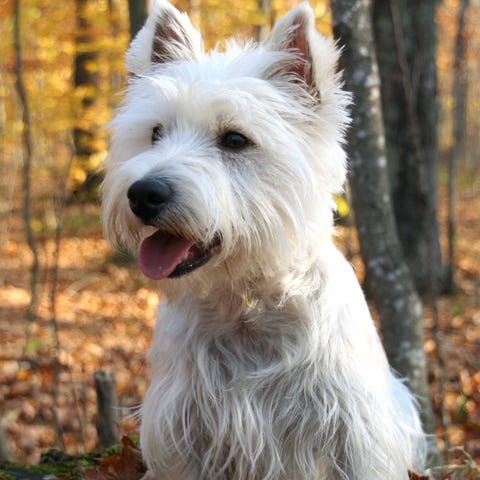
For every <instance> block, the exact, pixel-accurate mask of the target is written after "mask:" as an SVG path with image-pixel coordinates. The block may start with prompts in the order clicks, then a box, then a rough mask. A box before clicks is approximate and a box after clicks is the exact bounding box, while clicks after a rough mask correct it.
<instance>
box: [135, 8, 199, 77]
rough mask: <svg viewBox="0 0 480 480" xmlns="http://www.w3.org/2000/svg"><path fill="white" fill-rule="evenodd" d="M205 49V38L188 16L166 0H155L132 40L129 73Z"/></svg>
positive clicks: (192, 57) (191, 57)
mask: <svg viewBox="0 0 480 480" xmlns="http://www.w3.org/2000/svg"><path fill="white" fill-rule="evenodd" d="M202 51H203V42H202V38H201V36H200V33H199V32H198V30H196V29H195V28H194V27H193V25H192V23H191V22H190V19H189V18H188V16H187V15H186V14H185V13H180V12H179V11H178V10H177V9H176V8H175V7H174V6H173V5H171V4H170V3H169V2H167V1H166V0H156V1H155V3H154V5H153V7H152V10H151V12H150V15H149V16H148V18H147V21H146V22H145V25H144V26H143V28H142V29H141V30H140V31H139V32H138V34H137V36H136V37H135V38H134V39H133V41H132V43H131V44H130V48H129V49H128V52H127V55H126V67H127V70H128V72H129V73H130V75H143V74H145V73H147V72H149V71H150V70H151V69H152V67H153V66H154V65H156V64H160V63H167V62H174V61H179V60H187V61H189V60H194V59H195V58H197V57H198V56H199V55H200V54H201V53H202Z"/></svg>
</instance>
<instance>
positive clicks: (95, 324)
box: [0, 187, 480, 479]
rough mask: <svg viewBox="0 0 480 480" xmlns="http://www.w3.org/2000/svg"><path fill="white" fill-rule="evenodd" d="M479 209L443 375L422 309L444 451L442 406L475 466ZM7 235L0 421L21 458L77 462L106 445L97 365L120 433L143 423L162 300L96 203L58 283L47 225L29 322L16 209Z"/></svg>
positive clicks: (463, 252)
mask: <svg viewBox="0 0 480 480" xmlns="http://www.w3.org/2000/svg"><path fill="white" fill-rule="evenodd" d="M477 190H478V187H477ZM443 203H444V202H443ZM479 211H480V196H479V195H478V192H477V191H475V189H470V190H464V191H463V192H462V194H461V198H460V199H459V202H458V213H457V215H458V226H457V229H458V231H457V235H458V271H457V284H458V291H457V292H456V293H455V294H454V295H453V296H451V297H444V298H440V299H439V301H438V307H439V313H440V332H439V338H440V348H441V353H442V354H443V357H444V358H445V360H446V365H445V369H444V371H443V372H442V369H441V368H440V366H439V365H440V364H439V362H438V351H437V350H438V349H437V345H436V343H435V341H434V337H433V328H434V321H433V314H432V308H431V304H430V303H428V304H427V305H426V308H425V313H424V323H425V335H426V343H425V350H426V352H427V354H428V358H429V375H430V378H429V380H430V386H431V392H432V397H433V399H434V406H435V411H436V413H437V417H438V424H439V428H438V434H439V445H440V447H441V448H442V449H444V448H445V441H444V439H443V435H442V427H441V425H442V422H441V407H442V406H443V408H444V410H445V415H444V420H445V421H446V423H447V425H446V428H447V434H448V435H447V438H448V443H449V444H450V446H463V447H464V449H465V451H466V452H468V454H469V455H471V457H472V458H473V461H476V462H479V461H480V356H479V344H480V278H479V274H480V222H479V219H478V212H479ZM442 214H443V210H442ZM47 223H48V222H47ZM444 223H445V222H444V220H442V224H444ZM4 228H8V231H7V234H6V235H5V238H6V242H5V243H4V244H2V245H0V247H1V257H2V262H1V265H0V344H1V348H0V421H1V423H2V425H3V427H4V429H5V431H6V433H7V437H8V442H9V446H10V448H11V450H12V452H13V453H14V455H15V457H16V459H17V460H18V461H19V462H21V463H24V464H34V463H38V462H39V460H40V455H41V453H42V452H45V451H47V450H49V449H52V448H57V449H60V450H64V451H66V452H67V453H68V454H72V455H73V454H80V453H84V452H91V451H94V450H95V449H97V448H98V440H97V432H96V428H95V423H96V415H97V407H96V398H95V391H94V388H93V373H94V372H95V371H96V370H110V371H112V372H113V373H114V375H115V378H116V384H117V391H118V395H119V401H120V404H121V407H122V414H123V415H122V421H121V424H120V425H119V434H120V435H123V434H129V435H133V434H135V433H136V427H137V425H136V423H135V420H134V419H133V418H132V417H131V416H129V415H130V414H131V413H132V412H133V411H134V410H135V408H136V407H137V406H138V405H139V403H140V402H141V399H142V397H143V395H144V393H145V389H146V386H147V381H148V376H149V372H148V366H147V365H146V361H145V358H146V352H147V350H148V347H149V344H150V341H151V334H152V328H153V317H154V312H155V308H156V304H157V301H158V296H157V293H156V290H155V285H154V284H153V283H152V282H150V281H148V280H146V279H145V278H144V277H143V276H142V275H141V273H140V272H139V270H138V268H137V266H136V264H135V262H134V261H132V260H131V259H129V258H126V257H121V256H116V255H114V254H113V253H112V252H111V251H110V249H109V248H108V246H107V245H106V244H105V242H104V240H103V239H102V235H101V230H100V228H99V219H98V208H97V207H95V206H82V207H79V206H69V207H68V209H67V210H66V212H65V221H64V225H63V227H62V238H61V244H60V255H59V262H58V266H59V269H58V278H57V281H55V278H56V273H55V269H54V264H55V249H56V245H55V241H54V235H53V233H52V231H51V229H50V230H49V228H46V227H41V226H40V227H39V230H38V238H39V245H38V249H39V252H40V281H39V286H38V299H39V301H38V304H37V305H36V308H35V316H34V317H33V318H32V319H30V320H29V318H28V314H27V312H28V305H29V299H30V281H29V274H28V271H29V265H30V263H31V258H32V257H31V254H30V253H29V250H28V247H27V245H26V242H25V240H24V237H25V235H24V232H23V228H22V223H21V215H20V214H19V212H17V214H16V215H12V216H11V219H10V221H9V224H8V225H7V226H6V227H4ZM341 233H342V234H341V236H340V239H339V242H340V246H341V247H342V248H343V249H344V250H345V251H350V253H353V257H352V261H353V263H354V264H355V265H357V270H358V272H359V275H361V271H362V268H361V263H360V260H359V257H358V254H357V247H356V242H355V240H354V236H353V235H352V234H351V233H350V232H349V231H348V229H344V230H343V231H342V232H341ZM53 285H55V289H53ZM441 382H443V386H444V392H445V393H444V395H442V393H441V392H442V389H441V388H440V386H441ZM126 448H127V447H126ZM128 448H130V449H132V448H133V447H128ZM128 448H127V450H128ZM107 457H108V456H107ZM116 458H117V459H118V457H116ZM113 461H114V460H112V462H113ZM118 461H119V462H121V461H123V460H122V459H119V460H118ZM104 462H106V466H105V468H110V467H111V463H109V461H104ZM472 472H473V467H472ZM132 475H133V474H132ZM476 475H477V474H475V476H474V474H473V473H472V476H471V477H470V476H469V477H467V476H464V477H458V478H465V479H468V478H472V479H473V478H476ZM90 478H91V479H96V478H99V479H102V478H110V477H102V476H98V477H95V476H93V477H90ZM112 478H117V477H115V476H113V477H112ZM125 478H127V477H125ZM128 478H137V477H135V476H132V477H128ZM138 478H139V477H138ZM451 478H454V477H451Z"/></svg>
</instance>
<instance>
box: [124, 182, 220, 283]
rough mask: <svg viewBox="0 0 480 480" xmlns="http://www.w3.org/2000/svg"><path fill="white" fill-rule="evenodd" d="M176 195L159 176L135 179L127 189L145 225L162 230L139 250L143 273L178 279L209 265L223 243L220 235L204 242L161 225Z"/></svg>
mask: <svg viewBox="0 0 480 480" xmlns="http://www.w3.org/2000/svg"><path fill="white" fill-rule="evenodd" d="M171 197H172V189H171V188H170V186H169V185H168V183H167V182H166V181H165V180H163V179H161V178H155V177H153V178H152V177H146V178H143V179H141V180H137V181H136V182H134V183H133V184H132V185H131V186H130V187H129V189H128V191H127V198H128V202H129V205H130V209H131V210H132V212H133V213H134V214H135V216H136V217H138V218H139V219H140V220H141V221H142V222H143V223H144V224H145V225H151V226H154V227H158V228H159V229H158V230H157V231H156V232H155V233H154V234H153V235H150V236H149V237H147V238H145V239H144V240H143V241H142V243H141V245H140V251H139V261H140V267H141V269H142V271H143V273H144V274H145V275H146V276H147V277H149V278H151V279H153V280H161V279H163V278H167V277H168V278H177V277H181V276H183V275H186V274H188V273H190V272H193V271H194V270H196V269H197V268H200V267H201V266H203V265H205V263H207V262H208V261H209V260H210V259H211V258H212V256H213V254H214V252H215V251H216V249H217V247H219V245H220V243H221V242H220V236H219V235H218V234H216V235H215V237H214V238H213V240H211V241H210V242H208V243H204V242H203V241H202V240H196V239H191V238H183V237H182V236H179V234H178V233H175V234H173V233H171V232H169V231H166V230H164V229H162V228H161V226H160V225H161V218H162V215H163V214H164V210H165V207H166V205H167V203H168V201H169V200H171Z"/></svg>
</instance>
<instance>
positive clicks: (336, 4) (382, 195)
mask: <svg viewBox="0 0 480 480" xmlns="http://www.w3.org/2000/svg"><path fill="white" fill-rule="evenodd" d="M332 10H333V20H334V25H333V29H334V34H335V37H336V38H337V39H338V40H339V42H340V44H341V45H342V46H343V47H344V51H343V54H342V56H341V60H340V67H341V69H342V70H343V71H344V76H345V88H346V89H347V90H349V91H351V92H352V93H353V97H354V99H355V101H354V105H353V107H352V119H353V122H352V127H351V129H350V133H349V138H348V147H347V149H348V156H349V161H350V170H349V171H350V177H349V184H350V190H351V194H352V203H353V207H354V210H355V221H356V226H357V230H358V235H359V240H360V248H361V253H362V257H363V259H364V262H365V266H366V270H367V272H368V276H369V279H370V282H371V286H372V294H373V299H374V302H375V306H376V308H377V310H378V313H379V317H380V322H381V323H380V328H381V333H382V336H383V340H384V344H385V348H386V351H387V355H388V357H389V361H390V363H391V365H392V366H393V368H394V369H395V370H396V371H398V372H399V373H400V375H402V376H404V377H406V378H408V379H409V385H410V387H411V388H412V389H413V390H414V391H415V393H416V394H417V395H418V397H419V399H420V402H421V410H422V419H423V422H424V425H425V428H426V430H427V431H429V432H433V431H434V417H433V412H432V408H431V404H430V399H429V398H430V395H429V390H428V384H427V377H426V360H425V355H424V351H423V344H424V338H423V328H422V321H421V313H422V308H421V303H420V300H419V298H418V296H417V293H416V291H415V288H414V285H413V282H412V280H411V277H410V274H409V269H408V266H407V264H406V262H405V259H404V257H403V253H402V248H401V245H400V241H399V237H398V234H397V228H396V224H395V214H394V209H393V204H392V202H391V197H390V184H389V177H388V171H387V158H386V150H385V134H384V128H383V119H382V108H381V103H380V79H379V75H378V69H377V63H376V57H375V49H374V45H373V28H372V23H371V13H372V5H371V2H370V1H369V0H332Z"/></svg>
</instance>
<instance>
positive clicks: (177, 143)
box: [103, 0, 425, 480]
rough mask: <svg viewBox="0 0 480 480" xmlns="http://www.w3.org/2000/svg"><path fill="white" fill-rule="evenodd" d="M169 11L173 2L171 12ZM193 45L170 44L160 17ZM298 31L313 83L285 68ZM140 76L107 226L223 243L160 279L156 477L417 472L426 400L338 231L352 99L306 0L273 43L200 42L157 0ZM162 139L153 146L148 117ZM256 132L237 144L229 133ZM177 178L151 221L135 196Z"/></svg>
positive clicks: (128, 243)
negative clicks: (380, 327) (155, 178)
mask: <svg viewBox="0 0 480 480" xmlns="http://www.w3.org/2000/svg"><path fill="white" fill-rule="evenodd" d="M165 12H166V13H165ZM162 21H164V22H167V23H169V24H168V25H166V28H165V29H166V30H167V31H170V32H171V31H174V29H175V32H176V33H175V35H177V37H178V32H181V33H182V35H186V36H188V38H186V39H185V42H183V41H180V42H179V41H178V39H177V40H176V41H175V42H173V44H172V46H171V50H168V48H169V44H168V38H166V39H160V41H161V42H163V43H161V44H160V45H161V47H160V48H161V49H166V51H163V53H162V55H163V57H162V58H159V59H158V61H156V60H155V58H153V59H152V42H153V39H154V36H155V29H156V25H157V24H158V22H162ZM300 29H304V31H303V34H304V36H305V38H306V39H307V40H308V53H309V55H310V61H311V62H312V64H313V71H314V84H315V92H313V91H312V90H311V88H309V87H311V86H309V85H305V84H304V83H303V82H302V81H299V79H298V78H295V76H294V75H293V74H292V72H291V68H290V67H291V65H292V62H297V61H298V56H299V52H294V51H292V50H291V48H289V46H291V45H292V39H295V38H296V37H295V36H296V35H298V34H299V31H300ZM127 59H128V67H129V69H130V72H131V73H132V74H133V75H132V77H131V80H130V85H129V87H128V89H127V92H126V95H125V100H124V103H123V106H122V107H121V108H120V111H119V112H118V115H117V116H116V117H115V119H114V120H113V122H112V129H113V139H112V146H111V153H110V156H109V159H108V160H107V163H106V177H105V182H104V185H103V209H104V214H103V218H104V226H105V233H106V236H107V237H108V238H109V239H110V240H111V241H112V242H113V243H114V244H116V245H120V246H122V247H126V248H128V249H130V250H132V251H136V250H137V249H138V246H139V244H140V242H141V241H142V240H143V239H144V238H145V237H147V236H148V235H150V234H151V233H153V232H154V231H155V230H156V228H163V229H165V230H167V231H170V232H174V233H175V234H177V235H179V236H183V237H186V238H193V239H196V240H203V241H204V242H205V243H208V242H210V241H211V240H212V239H213V238H214V237H215V235H218V233H220V234H221V239H222V243H221V248H220V249H218V251H217V252H216V254H215V256H214V258H212V259H211V260H210V262H208V263H207V264H206V265H204V266H203V267H201V268H199V269H198V270H195V271H194V272H192V273H190V274H189V275H187V276H185V277H181V278H179V279H165V280H162V281H161V282H160V285H159V286H160V287H161V288H162V290H163V291H164V292H165V295H166V298H167V301H166V302H165V303H163V304H162V305H161V306H160V309H159V314H158V320H157V325H156V329H155V336H154V340H153V345H152V349H151V352H150V362H151V365H152V382H151V385H150V388H149V390H148V392H147V395H146V398H145V402H144V405H143V408H142V426H141V446H142V452H143V455H144V458H145V461H146V463H147V465H148V467H149V470H150V472H151V475H152V477H153V478H156V479H159V480H160V479H172V480H173V479H174V480H198V479H208V480H217V479H225V480H247V479H249V480H250V479H258V480H273V479H275V480H280V479H284V480H287V479H288V480H293V479H321V480H337V479H342V480H347V479H348V480H367V479H368V480H380V479H382V480H384V479H388V480H405V479H407V478H408V475H407V470H408V469H411V468H414V467H417V468H421V467H422V466H423V461H424V450H425V442H424V436H423V433H422V430H421V427H420V422H419V418H418V414H417V411H416V407H415V402H414V400H413V398H412V395H411V394H410V393H409V392H408V390H407V389H406V387H405V386H404V385H403V384H402V383H401V382H400V381H399V380H398V379H396V378H395V376H394V375H393V374H392V373H391V371H390V369H389V366H388V364H387V360H386V357H385V354H384V351H383V349H382V346H381V344H380V341H379V338H378V335H377V333H376V331H375V328H374V325H373V322H372V320H371V317H370V314H369V311H368V308H367V305H366V302H365V299H364V297H363V294H362V292H361V289H360V286H359V284H358V282H357V280H356V278H355V276H354V274H353V272H352V269H351V268H350V266H349V265H348V264H347V262H346V261H345V259H344V258H343V257H342V255H341V254H340V253H339V252H338V251H337V249H336V248H335V247H334V245H333V243H332V240H331V236H332V233H333V226H332V224H333V222H332V209H333V202H332V194H333V193H337V192H339V191H341V188H342V185H343V182H344V178H345V172H346V166H345V154H344V151H343V149H342V143H343V136H344V130H345V126H346V125H347V124H348V121H349V120H348V115H347V112H346V108H347V105H348V102H349V98H348V95H346V94H345V93H344V92H343V91H342V90H341V78H340V76H339V74H338V73H336V72H335V66H336V62H337V59H338V51H337V49H336V48H335V46H334V44H333V43H332V41H331V40H329V39H327V38H324V37H321V36H320V35H319V34H317V33H316V31H315V29H314V18H313V12H312V11H311V9H310V7H309V6H308V4H306V3H303V4H300V5H299V6H298V7H296V9H294V10H293V11H291V12H290V13H289V14H287V16H286V17H284V18H283V19H282V20H281V21H280V22H278V23H277V25H276V26H275V28H274V31H273V32H272V34H271V36H270V39H268V40H267V42H266V43H265V44H262V45H245V46H239V45H236V44H231V45H230V46H229V48H228V50H227V51H226V52H219V51H213V52H210V53H204V52H203V46H202V44H201V39H200V36H199V34H198V32H196V31H195V30H194V29H193V27H192V26H191V25H190V23H189V21H188V19H187V17H186V16H183V15H181V14H180V13H178V12H177V11H176V10H175V9H174V8H173V7H172V6H171V5H170V4H168V3H167V2H165V1H163V0H161V1H157V3H156V4H155V6H154V8H153V11H152V14H151V15H150V17H149V19H148V21H147V23H146V25H145V27H144V28H143V30H142V31H141V32H140V33H139V35H138V36H137V38H136V39H135V40H134V41H133V42H132V46H131V48H130V50H129V53H128V54H127ZM157 124H162V125H163V126H164V128H165V131H166V133H165V135H164V137H163V138H162V140H161V141H160V142H158V143H156V144H154V145H152V144H151V135H152V128H153V127H155V125H157ZM227 130H235V131H239V132H241V133H243V134H244V135H246V136H247V137H249V138H250V139H251V140H252V143H253V146H252V147H250V148H247V149H245V150H242V151H240V152H225V151H222V149H221V148H219V146H218V137H219V135H221V133H222V132H225V131H227ZM151 174H155V175H159V176H161V177H162V178H165V179H168V181H169V183H170V184H172V185H174V188H175V201H174V202H172V205H169V208H168V209H167V210H166V212H165V214H164V216H163V218H162V220H161V223H160V224H159V225H158V226H157V227H150V226H145V225H143V224H142V223H141V222H140V220H139V219H137V218H136V217H135V215H134V214H133V213H132V211H131V210H130V208H129V204H128V200H127V196H126V191H127V189H128V188H129V186H130V185H131V184H132V183H133V182H135V181H136V180H139V179H141V178H143V177H145V176H148V175H151Z"/></svg>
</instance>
